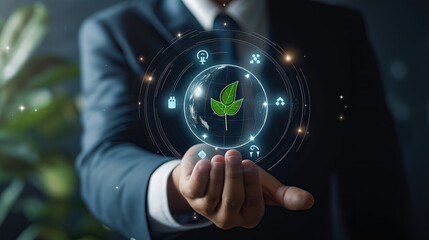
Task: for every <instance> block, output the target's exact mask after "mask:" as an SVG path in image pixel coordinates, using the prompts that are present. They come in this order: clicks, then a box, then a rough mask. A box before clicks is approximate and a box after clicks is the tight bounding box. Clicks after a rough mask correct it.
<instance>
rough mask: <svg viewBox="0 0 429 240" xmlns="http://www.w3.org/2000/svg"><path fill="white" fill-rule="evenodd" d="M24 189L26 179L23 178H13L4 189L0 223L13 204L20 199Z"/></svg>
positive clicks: (0, 205) (1, 197)
mask: <svg viewBox="0 0 429 240" xmlns="http://www.w3.org/2000/svg"><path fill="white" fill-rule="evenodd" d="M23 189H24V181H23V180H21V179H15V180H13V181H12V182H11V183H10V184H9V186H8V187H7V188H6V189H5V190H3V192H2V193H1V196H0V225H1V224H2V223H3V221H4V219H5V218H6V217H7V215H8V214H9V212H10V210H11V208H12V206H13V204H14V203H15V202H16V200H17V199H18V197H19V195H20V194H21V192H22V190H23Z"/></svg>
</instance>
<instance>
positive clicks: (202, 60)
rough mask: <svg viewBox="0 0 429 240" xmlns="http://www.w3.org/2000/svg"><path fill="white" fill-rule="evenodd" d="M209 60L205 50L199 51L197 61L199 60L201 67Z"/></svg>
mask: <svg viewBox="0 0 429 240" xmlns="http://www.w3.org/2000/svg"><path fill="white" fill-rule="evenodd" d="M208 58H209V53H208V52H207V51H206V50H200V51H198V53H197V59H199V60H200V61H199V62H200V63H201V65H204V63H206V62H207V59H208Z"/></svg>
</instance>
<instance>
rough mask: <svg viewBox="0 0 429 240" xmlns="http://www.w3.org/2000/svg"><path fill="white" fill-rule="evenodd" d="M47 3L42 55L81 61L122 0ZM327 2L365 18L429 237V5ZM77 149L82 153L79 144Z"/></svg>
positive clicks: (410, 0) (5, 3)
mask: <svg viewBox="0 0 429 240" xmlns="http://www.w3.org/2000/svg"><path fill="white" fill-rule="evenodd" d="M33 2H34V1H31V0H1V3H0V16H1V17H2V18H7V17H8V16H9V14H10V13H11V12H12V11H13V10H14V9H16V8H17V7H19V6H21V5H23V4H27V3H33ZM42 2H44V3H45V4H46V5H47V6H48V7H49V8H50V9H51V12H52V17H51V28H50V32H49V34H48V37H47V39H46V41H45V42H44V43H43V44H42V47H41V48H40V49H39V50H38V53H53V54H59V55H63V56H66V57H68V58H69V59H71V60H72V61H75V62H77V61H78V48H77V32H78V28H79V26H80V24H81V22H82V20H83V19H85V18H86V17H87V16H89V15H90V14H92V13H94V12H96V11H98V10H100V9H103V8H105V7H108V6H110V5H113V4H115V3H118V2H121V0H99V1H88V0H44V1H42ZM322 2H326V3H330V4H338V5H342V6H347V7H351V8H354V9H358V10H360V11H361V12H362V13H363V15H364V17H365V20H366V22H367V28H368V33H369V37H370V39H371V41H372V43H373V46H374V49H375V52H376V54H377V57H378V62H379V65H380V70H381V73H382V77H383V81H384V86H385V91H386V100H387V103H388V105H389V108H390V110H391V113H392V115H393V117H394V120H395V123H396V128H397V131H398V134H399V138H400V139H399V140H400V143H401V147H402V154H403V165H404V169H405V173H406V176H407V181H408V185H409V187H410V193H411V197H412V210H413V232H414V235H415V239H429V230H428V227H429V204H428V203H429V177H428V174H429V157H428V156H429V1H427V0H323V1H322ZM77 87H78V83H76V89H77ZM74 149H75V151H76V152H78V149H79V143H78V142H76V147H74Z"/></svg>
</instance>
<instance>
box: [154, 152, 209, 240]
mask: <svg viewBox="0 0 429 240" xmlns="http://www.w3.org/2000/svg"><path fill="white" fill-rule="evenodd" d="M179 163H180V160H173V161H169V162H166V163H164V164H163V165H161V166H160V167H158V168H157V169H156V170H155V172H153V174H152V176H151V177H150V180H149V188H148V194H147V205H148V213H149V214H148V215H149V216H148V217H149V223H150V230H151V232H152V234H153V235H154V236H159V235H163V234H166V233H175V232H180V231H186V230H191V229H195V228H202V227H207V226H210V225H211V224H212V222H211V221H209V220H207V219H202V220H200V221H189V220H187V219H193V218H192V216H193V215H194V213H189V214H184V215H183V216H175V217H176V218H178V219H176V218H175V217H173V215H172V214H171V212H170V207H169V205H168V194H167V182H168V178H169V177H170V174H171V173H172V171H173V170H174V168H175V167H176V166H177V165H178V164H179ZM180 218H182V219H180ZM183 220H185V221H183ZM179 221H180V223H179ZM188 221H189V222H188Z"/></svg>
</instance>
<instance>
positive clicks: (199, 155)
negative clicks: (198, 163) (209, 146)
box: [198, 150, 207, 159]
mask: <svg viewBox="0 0 429 240" xmlns="http://www.w3.org/2000/svg"><path fill="white" fill-rule="evenodd" d="M206 156H207V154H206V153H205V152H204V151H203V150H201V151H200V152H199V153H198V157H200V158H201V159H203V158H205V157H206Z"/></svg>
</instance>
